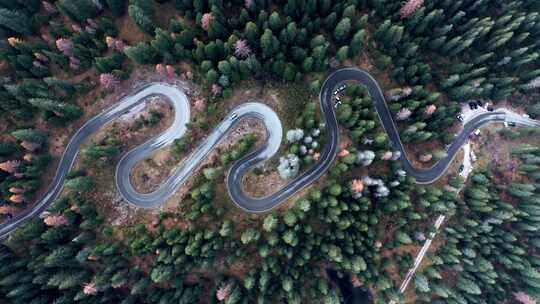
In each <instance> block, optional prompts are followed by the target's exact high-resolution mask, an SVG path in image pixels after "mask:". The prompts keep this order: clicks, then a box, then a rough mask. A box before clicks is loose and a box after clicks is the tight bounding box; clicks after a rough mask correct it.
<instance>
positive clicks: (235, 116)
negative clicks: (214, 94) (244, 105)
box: [229, 113, 238, 120]
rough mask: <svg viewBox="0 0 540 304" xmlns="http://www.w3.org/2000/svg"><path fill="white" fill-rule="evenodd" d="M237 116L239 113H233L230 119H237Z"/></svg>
mask: <svg viewBox="0 0 540 304" xmlns="http://www.w3.org/2000/svg"><path fill="white" fill-rule="evenodd" d="M237 117H238V114H236V113H233V115H231V118H229V119H230V120H235V119H236V118H237Z"/></svg>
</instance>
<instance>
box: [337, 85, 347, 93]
mask: <svg viewBox="0 0 540 304" xmlns="http://www.w3.org/2000/svg"><path fill="white" fill-rule="evenodd" d="M346 88H347V85H346V84H343V85H340V86H339V88H338V91H340V92H341V91H343V90H345V89H346Z"/></svg>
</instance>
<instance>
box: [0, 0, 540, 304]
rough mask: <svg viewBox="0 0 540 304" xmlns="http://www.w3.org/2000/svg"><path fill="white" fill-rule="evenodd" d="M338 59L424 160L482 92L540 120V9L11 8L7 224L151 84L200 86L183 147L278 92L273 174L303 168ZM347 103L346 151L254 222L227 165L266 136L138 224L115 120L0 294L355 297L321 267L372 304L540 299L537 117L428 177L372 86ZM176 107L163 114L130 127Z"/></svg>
mask: <svg viewBox="0 0 540 304" xmlns="http://www.w3.org/2000/svg"><path fill="white" fill-rule="evenodd" d="M342 67H361V68H363V69H366V70H368V71H369V72H370V73H371V74H373V76H374V77H375V78H377V81H378V82H380V84H381V87H382V88H383V89H384V90H385V92H384V95H385V96H386V100H387V102H388V104H389V107H390V109H391V111H392V114H393V115H394V116H395V117H394V118H395V121H396V124H397V126H398V129H399V131H400V134H401V140H402V141H403V143H404V144H405V145H406V146H407V148H408V150H410V153H411V157H412V158H414V159H413V162H414V163H415V165H418V166H420V167H430V166H431V165H433V164H434V162H435V161H437V160H440V159H443V158H444V157H445V156H446V150H445V146H446V145H448V144H450V143H451V142H452V141H453V140H454V136H455V133H456V132H457V131H456V130H458V129H459V126H458V125H459V121H457V120H456V116H457V115H458V114H459V113H460V112H461V110H462V105H463V104H465V105H466V106H467V103H468V102H470V101H471V100H481V101H483V102H484V103H489V104H490V105H491V106H493V107H498V106H500V107H505V108H508V109H513V110H516V111H520V113H528V115H530V117H531V118H536V119H538V118H540V90H539V89H540V2H539V1H537V0H406V1H401V0H347V1H345V0H334V1H332V0H289V1H271V0H245V1H239V0H236V1H222V0H43V1H40V0H0V75H1V77H0V225H1V224H2V222H9V221H10V220H11V219H12V218H14V217H16V216H17V215H18V214H20V213H21V212H24V210H26V209H27V208H30V207H31V206H32V204H33V203H34V202H35V201H36V200H38V199H39V198H40V196H41V194H43V191H44V189H46V188H47V186H48V184H49V183H50V181H51V179H52V177H53V176H54V173H55V170H56V165H57V161H58V158H59V157H60V156H61V151H62V149H63V148H64V147H65V145H66V144H67V141H69V138H70V137H71V136H73V134H74V133H75V131H76V130H77V128H78V127H80V126H81V125H82V124H83V123H84V122H85V121H87V120H88V119H89V118H91V117H92V116H93V115H95V114H96V113H98V112H99V111H101V110H103V109H104V108H105V106H107V105H110V103H111V102H114V101H115V100H117V98H119V97H120V96H122V95H123V94H125V93H126V92H128V90H129V89H130V86H134V84H137V82H141V81H140V80H141V79H143V82H144V79H145V77H146V78H148V79H150V80H148V82H150V81H155V80H156V79H158V80H160V81H165V82H169V83H176V82H182V83H183V84H187V85H188V86H190V88H193V91H197V92H198V95H195V94H194V96H195V97H193V100H194V108H195V109H196V110H195V111H194V112H195V113H196V114H195V116H196V119H195V121H194V122H193V123H191V124H190V126H189V130H190V131H189V133H188V135H186V136H185V137H183V138H182V139H179V140H177V141H176V142H175V143H174V147H173V149H172V150H173V152H172V153H174V155H175V159H176V160H181V159H182V158H183V157H184V156H185V155H186V154H187V153H189V151H191V150H192V149H193V147H194V146H195V145H196V144H197V141H198V140H200V139H202V138H203V137H204V135H205V134H207V133H208V132H209V130H211V129H212V128H214V126H215V124H216V123H217V122H218V121H219V119H221V118H222V117H223V115H224V113H226V112H227V111H228V110H230V109H231V108H232V106H233V105H236V104H238V103H240V102H244V101H245V100H243V99H241V98H240V97H239V96H243V95H242V93H245V91H246V90H249V89H250V88H258V89H259V90H261V91H262V92H267V91H265V90H270V91H271V90H275V91H276V92H279V93H276V94H274V95H276V96H278V97H276V98H277V100H278V102H277V103H281V105H280V107H281V109H285V110H283V111H282V112H280V113H282V114H284V115H285V116H287V117H288V121H287V122H286V123H285V127H286V130H284V131H285V132H286V133H285V134H284V135H285V136H284V142H283V143H282V149H281V150H280V153H281V154H280V155H279V156H280V157H278V158H279V160H277V159H276V160H273V163H272V164H271V165H272V166H273V167H274V169H275V170H276V171H277V172H278V173H277V176H278V177H279V178H281V179H282V180H287V179H290V178H292V177H294V176H297V175H298V174H299V172H302V171H303V170H305V169H306V168H309V167H310V166H312V165H313V163H315V162H317V161H318V159H319V157H320V151H322V149H323V147H324V145H325V141H324V136H323V135H324V134H325V125H324V121H323V119H322V116H321V114H320V113H319V106H318V96H319V95H318V94H319V91H320V89H321V86H322V85H323V83H324V80H325V79H326V77H327V76H328V75H329V74H330V73H331V72H333V71H335V70H337V69H339V68H342ZM141 75H142V76H141ZM139 84H140V83H139ZM255 90H256V89H252V91H255ZM271 92H274V91H271ZM251 93H252V92H251ZM246 94H247V93H246ZM191 97H192V96H190V98H191ZM106 102H109V104H107V103H106ZM235 102H236V103H235ZM335 112H336V116H337V120H338V122H339V124H340V127H341V138H342V139H343V142H342V144H341V147H340V152H339V154H338V157H337V159H336V161H335V162H334V164H333V165H332V167H331V169H330V170H329V171H328V173H326V174H325V176H323V178H321V179H320V180H319V181H318V182H317V183H315V184H313V185H311V186H309V187H308V188H307V189H305V190H303V191H301V192H299V193H298V194H296V195H295V196H294V197H293V198H292V199H291V201H290V202H288V203H287V204H284V205H283V206H282V207H280V208H277V209H275V210H273V211H270V212H267V213H263V214H245V213H244V212H242V211H241V210H239V209H238V208H236V207H235V206H234V204H233V203H232V202H231V201H230V199H229V197H228V196H227V189H226V183H225V180H226V177H227V174H226V172H227V169H228V168H230V166H231V164H233V163H234V162H235V161H236V160H238V159H240V158H241V157H242V156H243V155H246V154H247V153H249V152H250V151H253V149H255V147H256V146H257V143H258V142H259V141H260V140H261V139H260V138H259V136H258V135H257V134H254V133H249V134H248V135H245V136H243V137H242V138H241V139H239V140H237V141H236V142H234V143H233V144H231V145H230V146H228V147H223V148H221V149H220V151H219V155H218V156H217V157H215V158H213V159H212V160H211V161H209V162H207V163H205V165H204V167H203V168H201V170H199V171H200V174H197V175H195V176H194V177H193V178H192V180H191V182H190V183H189V184H188V185H187V186H186V188H188V189H185V191H184V192H185V193H184V194H183V196H182V199H177V198H175V199H173V200H175V201H174V202H173V203H174V208H163V209H160V210H154V211H144V210H139V211H134V214H135V215H134V217H133V218H132V219H131V220H130V221H128V222H127V223H124V224H117V223H115V220H116V218H115V217H116V216H117V214H116V213H114V212H111V210H113V209H114V208H116V206H117V204H118V199H113V198H112V196H106V195H105V194H106V193H107V192H110V191H114V190H111V189H114V185H113V181H112V176H113V175H114V166H115V165H116V163H117V162H118V160H119V158H120V157H121V155H122V154H123V153H125V152H127V151H128V149H129V148H130V147H132V144H133V143H132V142H130V141H135V140H134V139H132V138H128V137H126V136H125V134H124V133H121V132H119V131H118V130H115V127H114V125H113V127H112V128H111V129H107V130H106V131H104V132H103V134H100V135H99V136H96V138H94V139H92V141H91V142H90V143H88V144H87V145H86V146H85V147H84V149H82V150H81V153H80V155H79V160H78V164H77V166H76V170H72V172H70V174H69V176H68V177H67V178H68V180H67V182H66V184H65V189H64V191H63V193H62V195H61V197H60V198H58V199H57V201H56V202H55V203H54V204H53V205H52V206H50V207H49V208H48V209H47V210H46V211H45V212H44V213H42V214H41V215H40V216H36V217H34V218H32V219H31V220H30V221H28V222H26V223H25V224H24V225H23V226H21V227H20V228H19V229H17V230H15V231H14V232H13V233H12V234H11V235H10V236H9V237H8V238H6V239H4V240H3V241H2V243H1V244H0V303H13V304H19V303H20V304H37V303H43V304H49V303H54V304H63V303H122V304H129V303H156V304H157V303H227V304H234V303H261V304H262V303H290V304H293V303H325V304H331V303H353V302H351V301H352V300H351V299H350V298H351V295H350V290H349V291H348V292H347V291H346V289H347V288H344V286H343V285H344V284H343V283H341V284H338V283H336V281H335V280H332V279H331V278H329V275H328V270H334V271H336V273H337V276H338V277H339V278H342V279H343V278H344V280H341V281H342V282H343V281H347V282H348V284H345V285H347V287H348V289H361V290H363V291H365V292H367V293H368V294H369V295H370V296H369V297H368V298H371V299H370V300H367V299H366V300H364V301H366V302H362V303H377V304H379V303H381V304H382V303H389V302H390V301H395V302H397V303H437V304H438V303H441V304H443V303H446V304H467V303H470V304H473V303H474V304H476V303H486V304H499V303H523V304H531V303H537V302H540V271H539V269H540V140H539V139H540V132H539V131H538V129H527V128H523V129H517V128H516V129H512V128H503V127H502V126H498V127H495V126H493V127H491V126H490V127H489V128H490V130H489V131H486V132H484V131H482V132H484V133H483V135H482V136H484V137H483V140H484V141H485V142H481V141H478V142H481V144H478V147H477V148H478V150H479V151H480V152H479V160H478V162H477V163H476V164H475V168H474V171H473V172H472V173H471V174H470V175H469V176H468V177H467V178H463V177H461V176H460V175H459V173H458V170H457V167H458V166H459V164H457V165H455V164H454V166H455V168H454V167H452V168H450V169H449V171H448V173H447V174H446V175H445V176H443V177H442V178H441V179H440V180H438V181H437V182H436V183H434V184H431V185H419V184H416V183H415V180H414V178H413V177H411V176H408V175H407V174H406V172H405V171H404V170H403V168H402V167H401V163H400V162H399V160H398V159H399V158H400V156H401V155H400V154H399V152H398V151H395V147H394V146H393V145H392V143H391V142H390V140H389V138H388V136H387V133H386V132H385V130H384V128H383V127H382V126H381V124H380V121H379V118H378V115H377V112H375V110H374V108H373V101H372V97H371V96H370V95H369V94H368V91H367V89H366V87H364V86H362V85H359V84H349V85H348V86H347V87H346V89H344V90H343V96H342V98H341V101H340V106H339V107H337V108H336V110H335ZM197 115H198V116H197ZM165 117H166V115H165V114H164V113H160V112H159V111H156V110H152V111H150V113H149V115H148V116H147V117H145V118H144V119H141V120H139V121H137V122H136V123H137V124H138V125H137V126H136V127H132V128H131V129H130V131H133V132H138V133H144V132H142V131H141V130H143V131H144V130H154V131H156V130H155V129H152V128H157V127H158V126H160V121H161V120H164V119H165ZM162 123H164V122H162ZM58 138H61V139H62V140H60V141H59V140H58ZM146 138H148V137H146ZM489 141H492V142H491V144H490V142H489ZM494 141H497V142H494ZM141 142H142V140H141ZM491 148H493V149H495V148H496V149H497V151H498V152H496V153H495V152H493V150H490V149H491ZM459 161H461V160H460V159H459V157H457V158H456V160H455V162H459ZM257 170H259V171H263V170H260V169H255V170H254V171H257ZM253 175H254V177H253V176H252V178H254V179H255V178H256V177H258V176H261V175H262V173H261V172H255V173H253ZM268 185H270V183H268ZM268 187H270V186H268ZM109 190H110V191H109ZM120 204H127V203H125V202H124V203H122V202H120ZM439 215H445V216H447V221H446V222H445V223H444V225H443V227H442V228H441V229H440V231H434V229H433V228H432V227H433V222H434V220H435V219H436V218H437V216H439ZM432 234H433V235H435V234H436V237H435V238H434V243H433V246H432V247H431V249H430V251H429V252H428V253H427V255H426V257H425V259H424V260H423V262H422V264H421V266H420V267H419V268H418V270H417V272H416V275H415V276H414V278H413V279H412V281H411V284H410V285H409V286H408V288H407V290H406V291H405V292H400V291H399V286H400V284H401V282H402V280H403V279H404V277H405V275H406V273H407V271H408V270H409V269H410V267H412V266H413V264H414V259H415V257H416V255H417V254H418V252H419V250H420V247H421V246H422V245H423V243H424V241H425V240H426V239H427V238H429V237H430V235H432ZM349 285H350V286H349Z"/></svg>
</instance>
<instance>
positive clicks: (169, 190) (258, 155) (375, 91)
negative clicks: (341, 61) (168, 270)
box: [0, 68, 540, 238]
mask: <svg viewBox="0 0 540 304" xmlns="http://www.w3.org/2000/svg"><path fill="white" fill-rule="evenodd" d="M345 81H356V82H359V83H361V84H364V85H365V86H366V87H367V89H368V91H369V94H370V95H371V97H372V99H373V102H374V106H375V109H376V111H377V114H378V116H379V119H380V121H381V123H382V125H383V127H384V129H385V130H386V133H387V134H388V136H389V137H390V140H391V142H392V144H393V146H394V148H395V149H397V150H399V151H401V162H402V165H403V169H404V170H405V171H406V172H407V173H408V174H409V175H411V176H413V177H415V178H416V181H417V182H418V183H420V184H428V183H431V182H433V181H435V180H437V179H438V178H439V177H440V176H441V175H442V174H444V172H446V170H447V169H448V166H449V165H450V164H451V162H452V160H453V159H454V157H455V156H456V153H457V152H458V150H459V149H460V147H461V146H462V145H463V144H464V142H465V141H466V140H467V137H468V136H469V135H470V134H471V133H472V132H474V130H476V129H477V128H479V127H481V126H483V125H485V124H488V123H493V122H504V121H506V122H514V123H516V124H517V125H523V126H531V127H540V122H538V121H535V120H531V119H526V118H523V117H521V116H519V115H515V114H512V113H507V112H504V111H494V112H488V113H484V114H481V115H478V116H477V117H475V118H474V119H472V120H471V121H469V122H467V123H466V124H465V126H464V128H463V130H462V131H461V132H460V133H459V134H458V135H457V137H456V138H455V140H454V142H453V143H452V144H451V145H450V147H449V149H448V156H447V157H446V158H444V159H442V160H441V161H439V162H438V163H437V164H435V166H433V167H432V168H430V169H427V170H419V169H415V168H414V167H413V166H412V164H411V162H410V161H409V160H408V158H407V157H406V153H405V149H404V147H403V144H402V143H401V140H400V137H399V133H398V130H397V128H396V125H395V124H394V121H393V119H392V114H391V112H390V110H389V108H388V106H387V104H386V102H385V99H384V95H383V93H382V91H381V88H380V87H379V85H378V83H377V81H376V80H375V79H373V77H372V76H371V75H370V74H369V73H368V72H366V71H364V70H361V69H357V68H344V69H340V70H338V71H336V72H334V73H332V74H331V75H330V76H329V77H328V78H327V79H326V81H325V82H324V84H323V86H322V88H321V92H320V96H319V99H320V106H321V112H322V113H323V115H324V119H325V123H326V134H327V137H328V138H327V140H326V144H325V146H324V149H323V151H322V152H321V158H320V161H319V162H318V163H317V164H315V165H314V166H312V167H310V168H309V169H308V170H306V171H305V172H303V173H302V174H301V175H299V176H297V177H295V178H294V179H292V180H291V181H289V183H287V184H286V185H285V186H284V187H283V188H281V189H279V190H278V191H276V192H274V193H272V194H270V195H268V196H266V197H262V198H253V197H250V196H248V195H246V193H245V192H244V191H243V184H242V180H243V177H244V176H245V175H246V173H247V172H248V171H249V170H251V168H253V167H254V166H255V165H257V164H259V163H261V162H264V161H265V160H267V159H269V158H270V157H272V156H273V155H274V154H275V153H276V152H277V151H278V149H279V146H280V145H281V140H282V136H283V128H282V125H281V121H280V120H279V117H278V116H277V114H276V113H275V112H274V111H273V110H272V109H270V108H269V107H268V106H266V105H264V104H262V103H257V102H248V103H244V104H242V105H240V106H238V107H236V108H235V109H233V110H232V111H231V112H230V113H229V114H228V115H227V116H226V117H225V118H224V119H223V121H222V122H221V123H219V125H218V126H217V127H216V128H215V129H214V130H213V131H212V132H211V133H210V134H209V135H208V136H207V137H206V138H205V139H203V141H202V142H201V143H200V144H199V146H198V147H197V148H196V149H195V151H194V152H193V153H192V154H190V156H188V157H187V159H186V160H184V161H183V162H182V164H181V165H180V166H179V167H178V168H176V169H175V170H174V172H173V173H172V174H171V176H170V177H169V178H168V179H167V180H166V181H164V182H163V183H162V184H161V185H160V187H159V188H158V189H156V190H155V191H153V192H150V193H139V192H137V191H136V190H135V189H134V188H133V185H132V184H131V181H130V178H129V175H130V172H131V171H132V169H133V167H134V165H135V164H136V163H137V162H138V161H140V160H142V159H144V158H145V157H147V156H148V155H150V154H151V153H152V152H153V151H156V150H158V149H161V148H163V147H164V146H167V145H170V144H171V143H172V142H173V141H174V140H175V139H177V138H181V137H182V136H183V135H184V134H185V132H186V130H187V128H186V123H188V122H189V120H190V107H189V102H188V99H187V96H186V95H185V94H184V92H182V91H181V90H180V89H178V88H176V87H174V86H171V85H168V84H163V83H151V84H149V85H147V86H145V87H143V88H141V89H139V90H138V91H136V92H135V93H133V94H131V95H129V96H127V97H124V98H122V99H121V100H120V101H119V102H118V103H117V104H115V105H114V106H112V107H111V108H109V109H107V110H105V111H103V112H101V113H100V114H98V115H96V116H94V117H93V118H92V119H90V120H89V121H88V122H86V123H85V124H84V125H83V126H82V127H81V128H80V129H79V130H78V131H77V132H76V133H75V135H74V136H73V137H72V139H71V140H70V142H69V143H68V145H67V147H66V150H65V151H64V154H63V155H62V158H61V159H60V163H59V165H58V168H57V171H56V175H55V177H54V179H53V181H52V182H51V185H50V187H49V189H48V190H47V192H46V194H45V195H44V196H43V198H41V199H40V200H38V201H37V202H36V203H35V204H34V205H33V206H32V208H30V209H28V210H26V211H24V212H22V213H20V214H18V215H16V216H15V217H13V218H12V219H10V220H8V221H7V222H5V223H3V224H1V225H0V238H4V237H6V236H8V235H9V233H10V232H12V231H13V230H15V229H16V228H17V227H18V226H19V225H21V224H22V223H23V222H24V221H26V220H27V219H29V218H31V217H33V216H37V215H39V214H41V213H42V212H43V211H44V210H46V209H47V208H48V206H49V205H50V204H51V203H52V202H53V201H54V200H55V199H56V198H57V197H58V195H59V194H60V193H61V191H62V189H63V185H64V182H65V179H66V175H67V173H68V172H69V171H70V169H71V168H72V166H73V164H74V162H75V159H76V158H77V155H78V152H79V150H80V148H81V145H82V144H83V143H84V142H85V141H86V140H87V139H88V137H90V136H91V135H92V134H94V133H95V132H97V131H98V130H99V129H100V128H102V127H103V126H104V125H106V124H107V123H109V122H111V121H113V120H115V119H117V118H118V117H120V116H122V115H123V114H126V113H128V112H129V111H130V110H133V109H134V108H135V107H136V106H137V105H140V104H142V103H144V102H145V101H146V100H147V98H148V97H150V96H156V95H161V96H164V97H166V99H167V100H168V102H170V103H171V105H172V106H173V108H174V112H175V118H174V121H173V124H172V125H171V126H170V127H169V128H168V129H167V130H166V131H165V132H163V133H162V134H160V135H158V136H157V137H154V138H152V139H150V140H149V141H147V142H145V143H143V144H141V145H140V146H138V147H136V148H134V149H132V150H131V151H129V152H127V153H126V154H125V155H124V156H123V157H122V158H121V159H120V161H119V163H118V165H117V167H116V174H115V183H116V187H117V189H118V191H119V193H120V194H121V195H122V197H123V198H124V199H125V200H126V201H127V202H129V203H131V204H133V205H135V206H137V207H141V208H153V207H157V206H160V205H161V204H163V203H164V202H165V201H166V200H167V199H168V198H169V197H170V196H171V195H172V194H173V193H174V192H175V191H176V190H177V189H178V188H179V187H180V186H181V185H182V184H183V183H184V182H185V181H186V179H187V178H189V177H190V176H191V175H192V174H193V172H194V171H195V170H196V169H197V168H198V166H199V165H200V164H201V162H202V161H203V160H205V159H206V157H207V156H208V154H209V153H210V152H211V151H212V150H213V149H214V148H215V147H216V146H217V145H218V144H219V143H220V141H221V140H222V139H223V138H225V137H226V136H227V134H228V132H229V131H230V130H231V129H233V127H234V126H235V125H236V124H237V123H238V122H239V121H240V120H242V119H243V118H246V117H253V118H256V119H259V120H261V121H262V122H263V124H264V125H265V127H266V131H267V138H266V141H265V143H264V144H263V145H262V146H261V147H259V148H257V149H256V150H255V151H253V152H251V153H249V154H248V155H246V156H244V157H243V158H241V159H240V160H238V161H237V162H235V163H234V164H233V165H232V167H231V168H230V170H229V173H228V176H227V186H228V191H229V194H230V197H231V199H232V201H233V202H234V203H235V204H236V205H237V206H238V207H239V208H241V209H243V210H244V211H246V212H252V213H260V212H266V211H269V210H271V209H272V208H275V207H276V206H278V205H279V204H281V203H282V202H284V201H286V200H287V198H289V197H291V196H292V195H294V194H295V193H296V192H298V191H300V190H301V189H303V188H304V187H306V186H307V185H309V184H311V183H312V182H314V181H315V180H317V179H318V178H319V177H320V176H321V175H323V174H324V173H325V172H326V171H327V170H328V169H329V167H330V166H331V165H332V163H333V161H334V159H335V157H336V154H337V149H338V144H339V127H338V123H337V120H336V115H335V112H334V105H333V101H332V92H333V90H334V89H335V88H336V87H337V86H338V85H339V84H341V83H343V82H345Z"/></svg>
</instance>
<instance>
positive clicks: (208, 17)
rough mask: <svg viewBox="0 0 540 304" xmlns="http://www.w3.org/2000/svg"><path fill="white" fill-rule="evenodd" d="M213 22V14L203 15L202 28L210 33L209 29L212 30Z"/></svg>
mask: <svg viewBox="0 0 540 304" xmlns="http://www.w3.org/2000/svg"><path fill="white" fill-rule="evenodd" d="M212 20H214V16H212V13H206V14H204V15H202V18H201V27H202V28H203V30H205V31H208V29H209V28H210V23H211V22H212Z"/></svg>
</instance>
